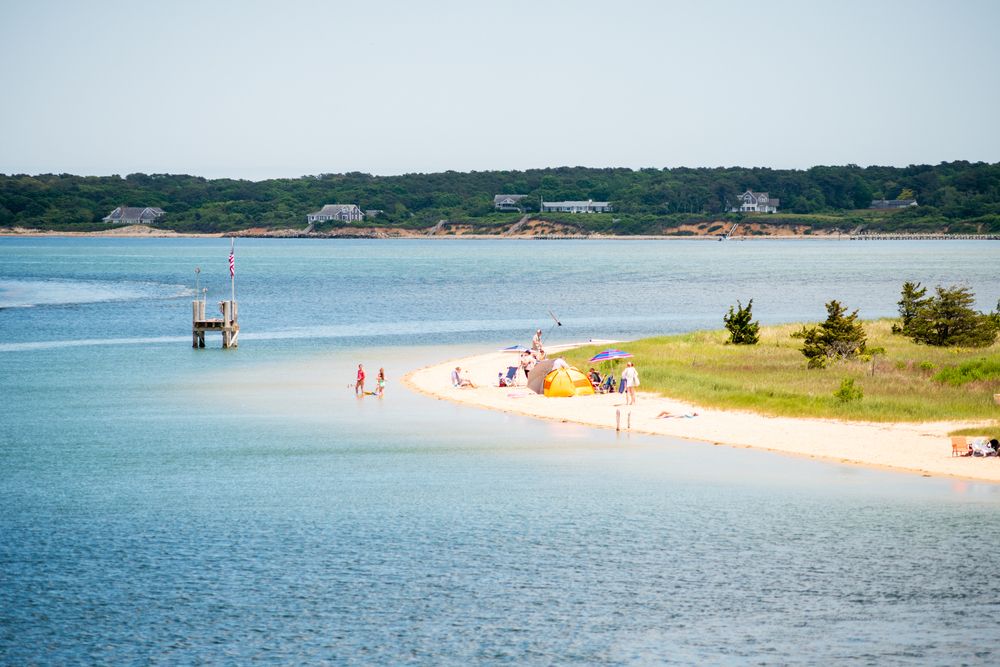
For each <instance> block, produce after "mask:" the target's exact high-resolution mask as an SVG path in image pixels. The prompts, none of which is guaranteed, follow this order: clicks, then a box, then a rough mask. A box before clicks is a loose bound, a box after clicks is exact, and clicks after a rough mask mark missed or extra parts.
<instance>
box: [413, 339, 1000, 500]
mask: <svg viewBox="0 0 1000 667" xmlns="http://www.w3.org/2000/svg"><path fill="white" fill-rule="evenodd" d="M516 356H517V355H512V354H510V353H503V352H492V353H487V354H482V355H476V356H472V357H465V358H462V359H453V360H450V361H447V362H445V363H440V364H435V365H432V366H428V367H426V368H421V369H419V370H415V371H413V372H411V373H409V374H408V375H407V376H406V377H405V378H404V383H405V384H406V385H407V386H408V387H410V388H411V389H413V390H414V391H418V392H421V393H423V394H427V395H430V396H434V397H436V398H439V399H442V400H448V401H453V402H456V403H462V404H466V405H470V406H474V407H478V408H486V409H490V410H500V411H503V412H511V413H516V414H521V415H526V416H529V417H536V418H539V419H549V420H555V421H565V422H575V423H579V424H584V425H587V426H594V427H598V428H612V429H613V428H615V424H616V413H620V420H621V429H622V430H623V431H625V430H630V431H631V432H633V433H643V434H650V435H661V436H669V437H671V438H681V439H684V440H690V441H692V446H704V444H703V443H710V444H712V445H727V446H731V447H750V448H755V449H764V450H768V451H773V452H780V453H783V454H790V455H795V456H806V457H811V458H817V459H825V460H829V461H835V462H838V463H846V464H852V465H863V466H871V467H878V468H888V469H893V470H899V471H905V472H910V473H918V474H922V475H928V476H931V475H933V476H948V477H957V478H965V479H975V480H980V481H989V482H1000V459H998V458H993V457H990V458H979V457H953V456H952V455H951V443H950V440H949V438H948V433H949V432H950V431H953V430H955V429H959V428H966V427H973V426H976V425H977V422H920V423H892V424H884V423H865V422H844V421H836V420H829V419H795V418H788V417H767V416H762V415H759V414H755V413H750V412H737V411H724V410H713V409H708V408H702V407H700V406H697V405H693V404H691V403H686V402H683V401H678V400H673V399H670V398H664V397H662V396H659V395H657V394H650V393H642V392H640V393H639V394H638V400H637V404H636V405H634V406H627V405H625V400H624V397H623V396H622V395H620V394H604V395H595V396H577V397H574V398H546V397H544V396H542V395H540V394H535V393H534V392H532V391H531V390H529V389H527V388H526V387H504V388H501V387H498V386H497V373H498V372H499V371H500V370H502V369H504V368H506V367H507V366H508V365H510V364H512V363H515V362H516ZM456 366H460V367H461V368H462V370H463V372H466V373H467V374H468V377H469V378H470V379H471V380H472V381H473V383H475V384H476V385H477V386H476V388H475V389H473V388H462V389H459V388H456V387H453V386H452V385H451V371H452V369H454V368H455V367H456ZM638 367H639V371H640V375H641V371H642V368H641V363H639V364H638ZM664 411H666V412H669V413H670V414H671V415H677V416H676V417H666V418H662V417H661V418H658V417H657V415H659V414H660V413H662V412H664ZM685 415H697V416H685ZM629 425H631V427H630V428H629Z"/></svg>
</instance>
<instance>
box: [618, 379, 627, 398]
mask: <svg viewBox="0 0 1000 667" xmlns="http://www.w3.org/2000/svg"><path fill="white" fill-rule="evenodd" d="M627 384H628V383H627V382H625V378H622V379H621V382H619V383H618V393H619V394H624V393H625V385H627Z"/></svg>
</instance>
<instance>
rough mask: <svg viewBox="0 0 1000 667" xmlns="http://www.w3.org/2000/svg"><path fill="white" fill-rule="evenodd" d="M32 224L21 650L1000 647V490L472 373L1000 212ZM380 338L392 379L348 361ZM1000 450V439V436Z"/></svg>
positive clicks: (702, 318)
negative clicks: (489, 225)
mask: <svg viewBox="0 0 1000 667" xmlns="http://www.w3.org/2000/svg"><path fill="white" fill-rule="evenodd" d="M227 256H228V245H227V244H226V243H225V242H223V241H220V240H128V239H125V240H105V239H72V240H65V239H0V305H2V306H3V309H2V310H0V383H2V388H3V395H4V398H5V401H4V404H5V409H4V418H3V420H2V423H0V456H2V461H3V463H2V468H0V507H2V508H3V512H2V513H0V663H4V664H30V663H38V664H80V663H87V664H90V663H100V664H107V663H113V664H121V663H125V664H129V663H137V662H141V663H148V662H153V663H168V664H176V663H182V664H190V663H222V664H227V663H228V664H243V663H246V662H249V661H250V660H257V661H262V662H268V663H279V664H287V663H302V662H331V663H339V664H399V663H402V662H413V663H417V664H470V663H472V664H475V663H480V664H491V663H511V664H552V663H581V664H692V663H712V664H746V663H768V664H774V663H778V664H781V663H786V664H787V663H794V664H828V663H830V662H851V663H855V662H857V663H862V664H878V665H882V664H960V663H965V664H995V663H996V662H997V659H998V656H997V652H996V648H995V646H996V645H997V644H998V640H1000V625H998V624H997V623H996V620H995V619H996V618H998V616H1000V583H998V578H997V577H996V575H995V571H996V565H995V563H996V558H997V552H998V549H1000V538H998V535H1000V487H997V486H995V485H987V484H977V483H970V482H963V481H955V480H945V479H933V478H930V479H929V478H922V477H917V476H910V475H902V474H894V473H887V472H881V471H874V470H865V469H859V468H852V467H845V466H837V465H831V464H825V463H817V462H814V461H808V460H801V459H792V458H784V457H779V456H775V455H771V454H767V453H762V452H754V451H748V450H739V449H731V448H726V447H712V446H709V445H702V444H697V443H684V442H679V441H672V440H669V439H653V438H646V437H636V436H631V437H630V436H625V435H616V434H615V433H614V432H610V431H602V430H590V429H585V428H582V427H576V426H572V425H566V424H555V423H547V422H538V421H533V420H529V419H526V418H520V417H515V416H511V415H506V414H500V413H491V412H480V411H477V410H473V409H469V408H463V407H459V406H454V405H450V404H447V403H444V402H441V401H436V400H432V399H429V398H426V397H422V396H417V395H414V394H412V393H410V392H408V391H406V390H405V389H403V388H402V387H401V386H400V385H399V383H398V377H399V376H400V375H401V374H402V373H404V372H405V371H406V370H409V369H411V368H414V367H417V366H420V365H423V364H425V363H429V362H432V361H437V360H441V359H445V358H448V357H451V356H457V355H460V354H464V353H466V352H470V353H471V352H475V351H477V350H483V349H494V348H496V347H499V346H502V345H507V344H510V343H514V342H524V341H525V340H526V339H527V337H528V336H530V333H531V331H532V330H533V329H534V328H535V327H536V326H543V328H545V329H546V330H548V327H547V323H546V318H547V317H548V316H547V314H546V312H545V311H546V309H547V308H552V309H553V310H555V311H556V312H557V314H558V315H559V317H560V318H561V319H562V320H563V323H564V326H563V327H561V328H555V329H554V330H553V331H552V332H551V334H550V339H552V340H554V341H556V342H558V341H559V340H560V339H562V340H564V341H568V340H578V339H582V338H588V337H595V338H596V337H601V338H631V337H637V336H642V335H647V334H653V333H659V332H663V331H683V330H688V329H691V328H697V327H717V326H719V321H720V319H721V314H722V313H723V312H724V311H725V308H726V307H727V306H728V305H729V304H730V303H733V302H734V301H735V300H736V299H737V298H741V299H743V300H744V301H746V299H748V298H751V297H752V298H754V305H755V310H756V311H757V312H758V314H759V315H760V317H761V319H762V320H764V321H770V322H776V321H788V320H802V319H819V318H820V317H822V315H823V312H824V311H823V302H824V301H825V300H827V299H829V298H833V297H836V298H840V299H842V300H843V301H844V302H846V303H847V304H848V305H850V306H851V307H852V308H853V307H858V308H860V309H861V312H862V315H863V316H865V317H875V316H883V315H885V316H888V315H892V314H893V312H894V310H895V301H896V300H897V299H898V292H899V285H900V283H901V282H902V281H903V280H906V279H918V280H922V281H923V282H925V283H930V284H937V283H945V284H950V283H952V282H956V281H960V280H965V281H968V282H969V283H970V284H971V286H972V287H973V288H974V289H975V290H976V292H977V294H978V295H979V296H980V298H981V301H982V303H981V304H980V306H981V307H982V308H990V307H992V304H993V303H995V301H996V298H997V296H998V294H997V292H996V290H997V285H998V284H1000V281H998V278H1000V275H998V274H1000V270H998V268H997V262H996V257H997V255H996V250H995V249H994V247H993V246H992V245H991V244H984V243H979V244H976V243H968V244H966V243H961V242H950V243H933V242H925V243H917V242H914V243H884V244H881V243H876V244H871V243H869V244H852V243H848V242H844V243H831V242H808V241H807V242H766V243H755V242H745V243H729V244H723V243H708V242H676V243H666V242H634V241H629V242H596V243H591V242H586V243H577V242H551V243H549V242H514V241H512V242H495V241H493V242H476V241H447V242H441V241H401V242H394V241H393V242H365V241H336V242H312V241H309V242H307V241H279V240H252V241H241V242H240V245H239V246H238V247H237V271H238V280H239V282H238V290H239V295H238V296H239V299H240V308H241V321H242V325H243V328H244V333H243V334H241V336H242V338H241V346H240V349H239V350H237V351H232V352H223V351H221V350H219V349H217V348H218V345H219V342H218V339H217V338H215V339H210V340H209V349H206V350H203V351H194V350H191V348H190V336H189V332H188V331H187V327H188V321H189V317H190V315H189V314H190V298H191V296H190V295H191V294H192V293H193V288H194V285H193V278H194V273H193V267H194V266H196V265H200V266H201V267H202V269H203V270H202V274H201V281H202V284H207V286H208V288H209V290H210V292H209V300H210V301H213V300H217V299H221V298H224V296H225V294H226V293H227V292H228V281H227V280H226V278H227V273H226V258H227ZM359 361H363V362H365V363H366V365H367V367H368V368H369V370H374V368H377V367H378V366H379V365H384V366H385V367H386V369H387V371H388V372H389V380H390V382H389V390H388V392H387V396H386V398H385V399H384V400H381V401H378V400H372V399H367V398H366V399H364V400H360V401H359V400H357V399H355V398H354V397H353V395H352V394H351V392H350V391H349V390H347V389H346V384H347V383H348V382H349V381H350V379H351V378H352V377H353V368H354V367H355V366H356V364H357V363H358V362H359ZM973 463H977V464H983V465H987V464H990V463H994V464H996V463H997V462H996V461H975V462H973Z"/></svg>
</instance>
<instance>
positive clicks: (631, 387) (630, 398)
mask: <svg viewBox="0 0 1000 667" xmlns="http://www.w3.org/2000/svg"><path fill="white" fill-rule="evenodd" d="M622 380H625V405H635V388H636V387H638V386H639V371H637V370H636V369H635V366H633V365H632V362H631V361H630V362H628V365H627V366H626V367H625V370H623V371H622Z"/></svg>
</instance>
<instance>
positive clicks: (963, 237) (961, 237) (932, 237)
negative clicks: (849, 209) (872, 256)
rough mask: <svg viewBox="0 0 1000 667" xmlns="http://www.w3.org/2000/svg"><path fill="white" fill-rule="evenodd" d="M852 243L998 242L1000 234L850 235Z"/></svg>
mask: <svg viewBox="0 0 1000 667" xmlns="http://www.w3.org/2000/svg"><path fill="white" fill-rule="evenodd" d="M851 240H852V241H1000V234H903V233H900V234H851Z"/></svg>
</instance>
